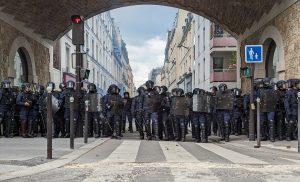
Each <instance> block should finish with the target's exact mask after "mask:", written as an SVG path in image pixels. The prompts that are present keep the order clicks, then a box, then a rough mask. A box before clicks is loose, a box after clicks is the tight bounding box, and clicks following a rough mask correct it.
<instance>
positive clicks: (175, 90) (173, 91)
mask: <svg viewBox="0 0 300 182" xmlns="http://www.w3.org/2000/svg"><path fill="white" fill-rule="evenodd" d="M177 90H178V88H173V89H172V91H171V92H172V96H178V95H177Z"/></svg>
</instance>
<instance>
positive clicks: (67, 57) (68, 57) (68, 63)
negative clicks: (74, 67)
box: [66, 45, 70, 72]
mask: <svg viewBox="0 0 300 182" xmlns="http://www.w3.org/2000/svg"><path fill="white" fill-rule="evenodd" d="M66 72H70V47H69V45H66Z"/></svg>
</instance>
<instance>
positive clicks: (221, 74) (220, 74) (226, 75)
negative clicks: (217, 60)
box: [210, 69, 237, 82]
mask: <svg viewBox="0 0 300 182" xmlns="http://www.w3.org/2000/svg"><path fill="white" fill-rule="evenodd" d="M210 77H211V79H210V82H236V81H237V75H236V69H214V70H213V72H211V75H210Z"/></svg>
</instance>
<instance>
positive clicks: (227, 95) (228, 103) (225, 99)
mask: <svg viewBox="0 0 300 182" xmlns="http://www.w3.org/2000/svg"><path fill="white" fill-rule="evenodd" d="M216 97H217V99H216V109H219V110H233V103H234V94H233V93H232V92H231V90H226V91H224V92H221V91H218V92H217V94H216Z"/></svg>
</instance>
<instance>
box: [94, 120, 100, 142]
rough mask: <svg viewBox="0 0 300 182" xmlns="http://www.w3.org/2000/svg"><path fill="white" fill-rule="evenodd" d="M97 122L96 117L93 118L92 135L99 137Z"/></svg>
mask: <svg viewBox="0 0 300 182" xmlns="http://www.w3.org/2000/svg"><path fill="white" fill-rule="evenodd" d="M99 127H100V126H99V123H98V120H97V119H94V127H93V129H94V137H95V138H99V137H100V129H99Z"/></svg>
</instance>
